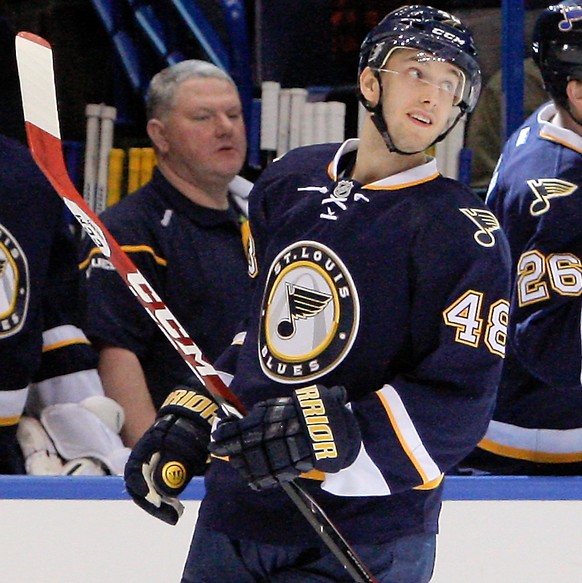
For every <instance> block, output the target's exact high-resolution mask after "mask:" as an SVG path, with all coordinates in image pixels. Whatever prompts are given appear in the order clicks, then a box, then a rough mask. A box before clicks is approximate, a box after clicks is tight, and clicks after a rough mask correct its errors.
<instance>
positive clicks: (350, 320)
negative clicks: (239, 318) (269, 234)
mask: <svg viewBox="0 0 582 583" xmlns="http://www.w3.org/2000/svg"><path fill="white" fill-rule="evenodd" d="M359 315H360V308H359V301H358V295H357V292H356V288H355V286H354V282H353V281H352V278H351V275H350V274H349V272H348V270H347V268H346V267H345V265H344V264H343V263H342V261H341V260H340V259H339V257H338V256H337V255H335V253H334V252H333V251H331V249H329V248H327V247H326V246H324V245H322V244H321V243H316V242H314V241H299V242H297V243H293V244H292V245H290V246H289V247H287V248H286V249H284V250H283V251H281V253H279V255H278V256H277V257H276V258H275V260H274V261H273V263H272V265H271V268H270V270H269V275H268V277H267V283H266V287H265V296H264V299H263V306H262V310H261V323H260V333H259V359H260V362H261V367H262V369H263V372H264V373H265V374H266V375H267V376H268V377H269V378H272V379H274V380H276V381H278V382H283V383H293V382H304V381H306V380H312V379H316V378H319V377H321V376H323V375H324V374H326V373H328V372H329V371H330V370H332V369H334V368H335V367H336V366H337V365H338V364H339V363H340V362H341V361H342V360H343V359H344V358H345V356H346V354H347V353H348V351H349V349H350V348H351V346H352V344H353V342H354V339H355V337H356V334H357V330H358V324H359Z"/></svg>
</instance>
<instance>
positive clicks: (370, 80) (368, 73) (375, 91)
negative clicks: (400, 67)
mask: <svg viewBox="0 0 582 583" xmlns="http://www.w3.org/2000/svg"><path fill="white" fill-rule="evenodd" d="M360 91H361V92H362V95H363V96H364V98H365V99H366V101H368V103H370V104H371V105H372V106H374V105H376V104H377V103H378V99H379V97H380V83H379V82H378V77H377V76H376V74H375V73H374V71H372V69H370V67H366V68H365V69H364V70H363V71H362V74H361V75H360Z"/></svg>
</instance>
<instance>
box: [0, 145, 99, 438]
mask: <svg viewBox="0 0 582 583" xmlns="http://www.w3.org/2000/svg"><path fill="white" fill-rule="evenodd" d="M0 190H1V193H0V235H1V239H0V278H1V282H2V286H1V287H0V369H1V370H2V375H0V425H1V426H3V427H9V426H12V425H16V424H17V423H18V421H19V419H20V417H21V415H22V413H23V410H24V407H25V404H26V403H27V400H28V405H29V406H30V407H31V408H32V409H33V410H34V412H38V411H39V410H40V409H41V408H43V407H44V406H47V405H51V404H56V403H64V402H77V401H80V400H82V399H84V398H86V397H90V396H92V395H97V394H102V386H101V383H100V381H99V378H98V376H97V371H96V363H97V357H96V354H95V352H94V351H93V350H92V348H91V346H90V345H89V342H88V340H87V338H86V336H85V334H84V333H83V331H82V330H81V329H80V327H79V319H80V314H79V311H78V310H79V287H78V286H79V274H78V268H77V249H76V242H75V240H74V237H73V234H72V232H71V230H70V228H69V226H68V224H67V222H66V220H65V206H64V205H63V203H62V201H61V200H60V199H59V197H58V196H57V194H56V193H55V192H54V191H53V190H52V188H51V186H50V184H49V183H48V182H47V181H46V179H45V178H44V176H43V175H42V174H41V172H40V170H39V169H38V168H37V166H36V164H35V163H34V162H33V160H32V158H31V156H30V154H29V152H28V150H27V149H26V148H25V147H24V146H23V145H21V144H20V143H18V142H16V141H14V140H11V139H8V138H6V137H3V136H0ZM33 384H34V385H35V390H34V394H30V387H31V386H32V385H33ZM29 397H30V399H29Z"/></svg>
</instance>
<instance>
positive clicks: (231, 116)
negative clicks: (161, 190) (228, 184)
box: [162, 78, 247, 185]
mask: <svg viewBox="0 0 582 583" xmlns="http://www.w3.org/2000/svg"><path fill="white" fill-rule="evenodd" d="M162 122H163V135H164V141H163V144H162V147H163V148H166V152H164V153H163V154H164V157H165V159H166V162H167V163H168V164H169V165H171V166H172V169H173V170H174V171H175V172H176V173H177V174H179V175H180V176H181V177H182V178H184V179H186V180H188V181H189V182H193V183H194V184H198V185H205V184H207V183H208V182H211V183H212V182H220V181H230V180H231V179H232V178H233V177H234V176H235V175H236V174H237V173H238V172H239V171H240V169H241V168H242V165H243V163H244V160H245V156H246V148H247V142H246V134H245V126H244V121H243V116H242V107H241V102H240V99H239V96H238V93H237V91H236V89H235V88H234V87H233V86H232V85H231V84H230V83H229V82H228V81H225V80H223V79H214V78H206V79H189V80H187V81H184V82H183V83H182V84H181V85H180V86H179V87H178V90H177V93H176V97H175V102H174V108H173V109H172V111H171V112H170V113H169V114H168V115H166V116H164V118H163V120H162Z"/></svg>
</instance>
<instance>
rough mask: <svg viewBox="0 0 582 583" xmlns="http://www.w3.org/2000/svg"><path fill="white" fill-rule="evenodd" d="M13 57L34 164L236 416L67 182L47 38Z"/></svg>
mask: <svg viewBox="0 0 582 583" xmlns="http://www.w3.org/2000/svg"><path fill="white" fill-rule="evenodd" d="M16 58H17V64H18V74H19V78H20V88H21V93H22V104H23V109H24V119H25V124H26V134H27V137H28V143H29V146H30V150H31V152H32V156H33V158H34V159H35V161H36V163H37V164H38V166H39V168H40V169H41V170H42V172H43V173H44V174H45V176H46V177H47V178H48V180H49V181H50V183H51V184H52V185H53V187H54V188H55V190H56V191H57V193H58V194H59V195H60V196H61V197H62V199H63V200H64V202H65V204H66V205H67V207H68V208H69V210H70V211H71V212H72V213H73V215H74V216H75V218H76V219H77V220H78V221H79V223H80V224H81V226H82V227H83V229H84V230H85V231H86V232H87V234H88V235H89V236H90V237H91V239H92V240H93V242H94V243H95V245H97V247H98V248H99V249H100V251H101V253H102V254H103V256H104V257H106V258H107V259H109V261H111V263H112V264H113V266H114V267H115V269H116V270H117V272H118V273H119V275H120V276H121V277H122V278H123V280H124V281H125V283H126V284H127V286H128V287H129V289H130V290H131V291H132V293H133V294H134V295H135V296H136V298H137V299H138V301H139V302H140V303H141V305H142V306H143V307H144V308H145V309H146V311H147V313H148V314H149V315H150V316H151V317H152V318H153V320H154V321H155V322H156V324H157V325H158V326H159V328H160V330H161V331H162V332H163V333H164V335H165V336H166V338H167V339H168V340H169V341H170V343H171V344H172V346H174V348H175V349H176V350H177V351H178V352H179V354H180V355H181V356H182V358H183V359H184V361H185V362H186V363H187V364H188V366H189V367H190V368H191V369H192V372H193V373H194V374H195V375H196V377H197V378H198V379H199V380H200V382H202V383H203V384H204V385H205V386H206V388H207V389H208V390H209V391H210V393H212V395H213V396H214V397H215V398H216V400H217V402H218V403H219V404H220V406H221V407H222V408H223V410H225V411H226V412H227V413H229V414H234V415H238V416H239V417H240V416H242V415H243V414H244V413H245V408H244V406H243V405H242V403H241V402H240V401H239V399H238V398H237V397H236V395H234V394H233V393H232V392H231V391H230V389H229V388H228V387H227V386H226V385H225V384H224V383H223V382H222V380H221V379H220V377H219V376H218V373H217V371H216V370H215V369H214V367H213V366H212V365H211V364H210V363H209V362H207V361H206V360H205V358H204V356H203V355H202V353H201V351H200V349H199V348H198V346H196V344H195V343H194V341H193V340H192V339H191V338H190V337H189V336H188V334H187V333H186V331H185V330H184V328H183V327H182V325H181V324H180V323H179V322H178V320H177V319H176V318H175V317H174V315H173V314H172V313H171V312H170V310H169V309H168V307H167V306H166V305H165V304H164V303H163V302H162V300H161V298H160V297H159V296H158V295H157V294H156V292H155V291H154V289H153V288H152V287H151V286H150V284H149V283H148V282H147V281H146V279H145V278H144V276H143V275H142V274H141V272H140V271H139V270H138V269H137V267H136V266H135V265H134V263H133V261H132V260H131V259H130V258H129V257H128V256H127V255H126V254H125V253H124V251H123V250H122V249H121V247H120V246H119V244H118V243H117V242H116V241H115V239H114V238H113V236H112V235H111V233H109V231H108V230H107V228H106V227H105V225H104V224H103V223H102V222H101V221H100V219H99V218H98V217H97V215H96V214H95V212H94V211H93V210H92V209H90V208H89V207H88V205H87V203H86V202H85V201H84V200H83V197H82V196H81V195H80V194H79V192H78V191H77V189H76V188H75V186H74V185H73V183H72V182H71V179H70V178H69V175H68V173H67V169H66V166H65V161H64V157H63V150H62V142H61V136H60V129H59V116H58V107H57V99H56V89H55V81H54V70H53V57H52V49H51V46H50V44H49V43H48V42H47V41H46V40H44V39H43V38H41V37H38V36H36V35H34V34H31V33H28V32H20V33H19V34H18V35H17V37H16ZM281 486H282V487H283V489H284V491H285V492H286V493H287V495H288V496H289V498H290V499H291V500H292V501H293V502H294V503H295V504H296V506H297V508H298V509H299V511H300V512H301V513H302V514H303V515H304V516H305V518H306V519H307V520H308V521H309V523H310V524H311V526H312V527H313V528H314V529H315V531H316V532H317V534H318V535H319V536H320V537H321V539H322V540H323V542H324V543H325V544H326V545H327V547H328V548H329V550H330V551H331V552H332V553H333V554H334V555H335V556H336V557H337V558H338V560H339V561H340V562H341V564H342V565H343V566H344V568H345V569H346V571H347V572H348V573H349V574H350V576H351V577H352V578H353V579H354V581H357V582H363V583H365V582H372V583H374V582H376V581H377V580H376V579H375V578H374V576H373V575H372V574H371V573H370V572H369V570H368V569H367V567H366V566H365V565H364V564H363V563H362V561H361V560H360V559H359V558H358V557H357V556H356V554H355V552H354V551H353V549H352V548H351V547H350V545H349V544H348V543H347V542H346V540H345V539H344V538H343V537H342V535H341V534H340V533H339V532H338V530H337V529H336V528H335V526H334V525H333V523H332V522H331V521H330V520H329V518H328V517H327V515H326V514H325V512H324V511H323V510H322V509H321V508H320V507H319V506H318V505H317V503H316V502H315V500H313V499H312V498H311V496H310V495H309V494H308V493H307V492H305V491H304V490H303V489H302V488H301V486H299V485H298V484H297V483H295V482H288V483H284V484H281Z"/></svg>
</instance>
